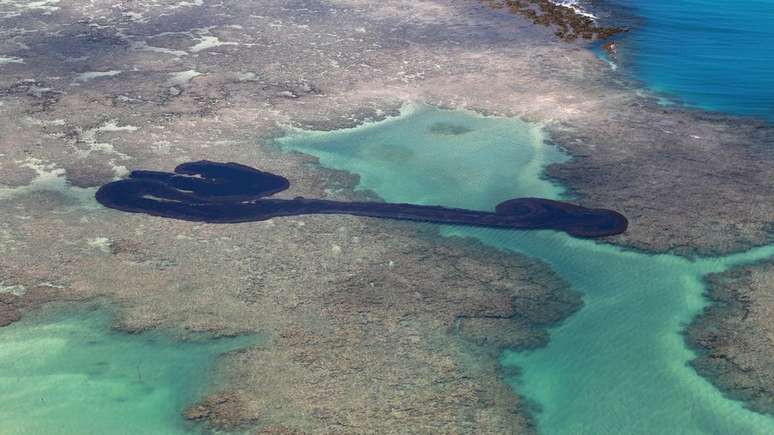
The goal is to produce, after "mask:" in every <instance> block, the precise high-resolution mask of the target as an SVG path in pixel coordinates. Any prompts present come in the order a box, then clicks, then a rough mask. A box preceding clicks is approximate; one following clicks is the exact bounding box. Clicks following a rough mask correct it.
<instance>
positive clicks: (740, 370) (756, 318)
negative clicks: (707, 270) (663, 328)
mask: <svg viewBox="0 0 774 435" xmlns="http://www.w3.org/2000/svg"><path fill="white" fill-rule="evenodd" d="M708 281H709V283H708V284H709V289H708V296H709V298H710V299H711V300H712V304H711V305H709V306H708V307H707V308H706V309H705V311H704V313H703V314H702V315H701V316H699V317H697V318H696V319H695V320H694V321H693V323H692V324H691V325H690V326H689V328H688V331H687V339H688V342H689V343H690V344H691V345H693V346H694V347H696V348H697V349H699V351H700V354H699V357H698V358H697V359H696V360H694V361H693V363H692V364H693V366H694V367H695V368H696V370H697V371H698V372H699V373H700V374H701V375H703V376H706V377H707V378H708V379H710V380H711V381H712V382H713V383H715V384H716V385H717V386H718V387H719V388H720V389H722V390H723V391H725V392H726V393H727V394H728V395H729V396H730V397H733V398H734V399H737V400H742V401H744V402H745V403H746V404H747V405H748V406H749V407H750V408H752V409H754V410H756V411H758V412H764V413H768V414H774V321H773V320H772V313H773V312H774V262H771V261H769V262H765V263H758V264H754V265H750V266H744V267H739V268H737V269H732V270H730V271H728V272H725V273H721V274H717V275H711V276H710V277H709V280H708Z"/></svg>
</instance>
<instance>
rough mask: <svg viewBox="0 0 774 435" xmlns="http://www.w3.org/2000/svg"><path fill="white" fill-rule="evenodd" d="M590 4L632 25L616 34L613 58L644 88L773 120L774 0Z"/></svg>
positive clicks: (604, 0)
mask: <svg viewBox="0 0 774 435" xmlns="http://www.w3.org/2000/svg"><path fill="white" fill-rule="evenodd" d="M575 3H577V2H575ZM579 4H580V5H581V6H586V7H588V3H586V4H584V3H583V2H581V3H579ZM592 6H593V7H592V8H591V9H590V10H595V8H596V9H599V11H600V12H599V13H598V14H605V15H606V16H603V17H602V19H610V20H612V21H613V22H614V23H615V22H617V23H621V22H623V23H624V24H626V25H630V26H631V27H632V30H631V31H630V32H629V33H626V34H623V35H620V36H619V37H618V40H619V43H618V54H617V56H616V59H614V61H615V63H616V64H618V66H620V67H621V70H622V71H624V72H628V73H631V74H633V76H634V77H636V78H638V79H640V80H642V81H643V82H644V84H645V85H646V86H647V87H648V88H650V89H651V90H653V91H655V92H657V93H661V94H664V96H665V97H666V98H668V99H670V100H673V101H674V102H676V103H680V104H685V105H688V106H694V107H699V108H703V109H706V110H711V111H720V112H727V113H731V114H735V115H744V116H754V117H758V118H764V119H767V120H769V121H774V0H744V1H732V0H597V1H594V2H593V5H592ZM608 14H611V15H610V16H607V15H608Z"/></svg>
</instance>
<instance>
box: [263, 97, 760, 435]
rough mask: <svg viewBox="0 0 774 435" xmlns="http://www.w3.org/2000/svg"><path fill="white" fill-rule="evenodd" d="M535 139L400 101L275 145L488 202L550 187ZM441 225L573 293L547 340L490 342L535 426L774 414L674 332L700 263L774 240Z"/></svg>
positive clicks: (755, 420) (467, 202)
mask: <svg viewBox="0 0 774 435" xmlns="http://www.w3.org/2000/svg"><path fill="white" fill-rule="evenodd" d="M439 125H441V126H444V128H438V127H437V126H439ZM450 126H451V127H450ZM452 127H454V128H452ZM449 132H452V133H453V134H450V133H449ZM455 132H456V133H455ZM545 140H546V138H545V137H544V135H543V134H542V132H541V129H540V127H539V126H537V125H532V124H527V123H524V122H521V121H518V120H513V119H503V118H493V117H483V116H478V115H475V114H472V113H468V112H462V111H444V110H438V109H433V108H429V107H414V106H412V107H407V108H406V109H404V110H403V113H402V114H401V115H400V116H399V117H395V118H391V119H388V120H386V121H383V122H378V123H371V124H366V125H364V126H361V127H358V128H354V129H348V130H340V131H333V132H306V131H292V132H290V133H289V135H288V136H287V137H285V138H282V139H280V140H278V144H279V146H280V147H282V148H283V149H285V150H294V151H300V152H303V153H308V154H311V155H315V156H317V157H319V159H320V163H321V164H322V165H323V166H326V167H330V168H335V169H341V170H347V171H350V172H353V173H356V174H358V175H360V177H361V178H360V185H359V188H362V189H370V190H373V191H374V192H376V193H377V194H379V195H380V196H381V197H382V198H384V199H385V200H387V201H391V202H412V203H419V204H438V205H446V206H454V207H467V208H479V209H491V208H492V207H494V205H495V204H497V203H499V202H500V201H502V200H504V199H507V198H510V197H516V196H541V197H547V198H554V199H562V196H563V191H562V189H561V187H559V186H557V185H555V184H552V183H550V182H549V181H547V180H545V179H542V178H541V172H542V168H543V167H544V166H545V165H546V164H548V163H551V162H556V161H560V160H562V159H564V158H566V156H564V155H563V154H562V153H561V152H560V151H559V150H558V149H556V148H554V147H551V146H548V145H545ZM608 206H609V207H612V208H614V207H615V204H609V205H608ZM442 232H443V234H445V235H459V236H472V237H476V238H478V239H479V240H481V241H483V242H484V243H487V244H489V245H492V246H496V247H498V248H501V249H507V250H512V251H516V252H520V253H523V254H526V255H529V256H533V257H537V258H540V259H542V260H543V261H545V262H547V263H549V264H550V265H551V267H552V268H553V269H554V270H555V271H556V272H558V273H559V274H561V275H562V276H563V277H564V278H565V279H566V280H567V281H568V282H569V283H570V284H571V285H572V287H573V288H575V289H577V290H579V291H581V292H583V294H584V302H585V306H584V307H583V308H582V309H581V311H580V312H579V313H577V314H575V315H573V316H572V317H571V318H570V319H568V320H567V321H565V322H564V323H562V324H561V325H559V326H557V327H556V328H554V329H553V330H552V333H551V343H550V344H549V346H547V347H545V348H542V349H538V350H534V351H529V352H515V351H506V352H504V353H503V355H502V364H503V365H505V366H517V367H519V368H521V375H520V376H519V377H518V378H511V379H508V381H509V382H510V383H511V384H513V385H514V386H515V387H516V388H517V390H518V391H519V392H520V393H522V394H523V395H525V396H526V397H527V398H528V399H529V400H531V401H533V402H534V404H535V408H536V410H537V412H536V417H537V420H538V428H539V430H540V431H541V432H544V433H551V434H554V433H595V434H605V433H614V434H619V433H772V432H774V418H771V417H768V416H763V415H759V414H756V413H753V412H751V411H748V410H746V409H745V408H743V406H742V405H741V404H740V403H739V402H735V401H731V400H728V399H726V398H724V397H723V395H722V394H721V392H720V391H718V390H717V389H716V388H714V387H713V386H712V385H711V384H709V383H708V382H707V381H706V380H704V379H703V378H701V377H699V376H698V375H697V374H696V373H695V372H694V371H693V369H692V368H690V367H689V366H688V365H687V363H688V361H689V360H690V359H691V358H693V355H694V354H693V352H692V351H691V350H689V349H688V348H687V347H686V346H685V343H684V341H683V337H682V335H681V330H682V329H683V328H684V327H685V325H686V324H687V323H688V322H689V321H690V320H691V319H692V318H693V317H694V316H695V315H696V314H698V313H699V312H700V311H701V309H702V308H703V307H704V305H705V304H706V301H705V299H704V297H703V296H702V293H703V290H704V288H703V284H702V276H703V275H705V274H707V273H711V272H718V271H722V270H724V269H726V268H728V267H729V266H731V265H734V264H741V263H745V262H752V261H755V260H758V259H762V258H767V257H771V256H774V246H769V247H764V248H759V249H755V250H752V251H749V252H746V253H742V254H737V255H731V256H728V257H724V258H717V259H713V258H707V259H697V260H693V261H691V260H688V259H684V258H681V257H676V256H671V255H646V254H642V253H636V252H628V251H624V250H622V249H619V248H617V247H613V246H610V245H605V244H600V243H595V242H592V241H588V240H580V239H573V238H571V237H568V236H565V235H562V234H559V233H554V232H549V231H526V232H524V231H501V230H489V229H470V228H461V227H443V228H442Z"/></svg>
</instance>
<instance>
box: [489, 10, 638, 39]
mask: <svg viewBox="0 0 774 435" xmlns="http://www.w3.org/2000/svg"><path fill="white" fill-rule="evenodd" d="M483 2H484V3H486V4H488V5H489V6H491V7H493V8H495V9H508V10H509V11H510V12H512V13H515V14H519V15H522V16H524V17H526V18H528V19H530V20H532V22H533V23H534V24H538V25H541V26H550V27H554V28H556V31H555V32H554V34H555V35H556V36H558V37H559V38H560V39H562V40H564V41H568V42H570V41H575V40H577V39H579V38H582V39H587V40H599V39H607V38H609V37H611V36H613V35H615V34H617V33H623V32H626V31H627V30H628V29H626V28H624V27H615V26H600V25H598V24H597V23H596V22H595V21H594V20H593V19H591V17H588V16H584V15H581V14H579V13H577V12H576V11H575V10H573V9H572V8H570V7H567V6H563V5H561V4H556V3H554V2H552V1H550V0H483Z"/></svg>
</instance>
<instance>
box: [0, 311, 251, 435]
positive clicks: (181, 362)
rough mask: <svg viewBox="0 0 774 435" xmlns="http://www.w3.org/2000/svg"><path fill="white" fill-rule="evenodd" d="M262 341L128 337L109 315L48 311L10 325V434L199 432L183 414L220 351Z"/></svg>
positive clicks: (5, 346) (1, 389) (3, 415)
mask: <svg viewBox="0 0 774 435" xmlns="http://www.w3.org/2000/svg"><path fill="white" fill-rule="evenodd" d="M254 341H255V340H254V339H252V338H247V337H240V338H229V339H204V338H202V337H199V338H198V339H197V338H194V339H192V340H187V341H176V340H173V339H172V338H171V336H169V335H167V334H164V333H161V332H143V333H141V334H127V333H123V332H118V331H114V330H111V329H110V315H109V314H108V313H107V312H106V311H104V310H102V309H81V310H77V311H70V310H65V311H58V310H45V311H43V312H41V313H37V314H35V315H33V316H29V317H26V318H24V319H22V320H21V321H19V322H16V323H14V324H11V325H10V326H7V327H4V328H0V343H2V346H0V433H2V434H5V435H11V434H176V433H191V432H199V428H198V427H197V426H194V425H191V424H190V423H187V422H186V421H185V420H184V419H183V417H182V415H181V412H182V411H183V409H184V408H185V407H186V406H188V405H190V404H191V402H192V401H194V400H196V398H197V397H199V395H200V394H201V393H203V392H204V388H205V387H207V380H208V376H207V374H208V372H209V371H210V369H211V368H212V365H213V363H214V362H215V359H216V357H217V356H218V355H219V354H221V353H223V352H228V351H231V350H234V349H237V348H239V347H243V346H245V345H247V344H250V343H252V342H254Z"/></svg>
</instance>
